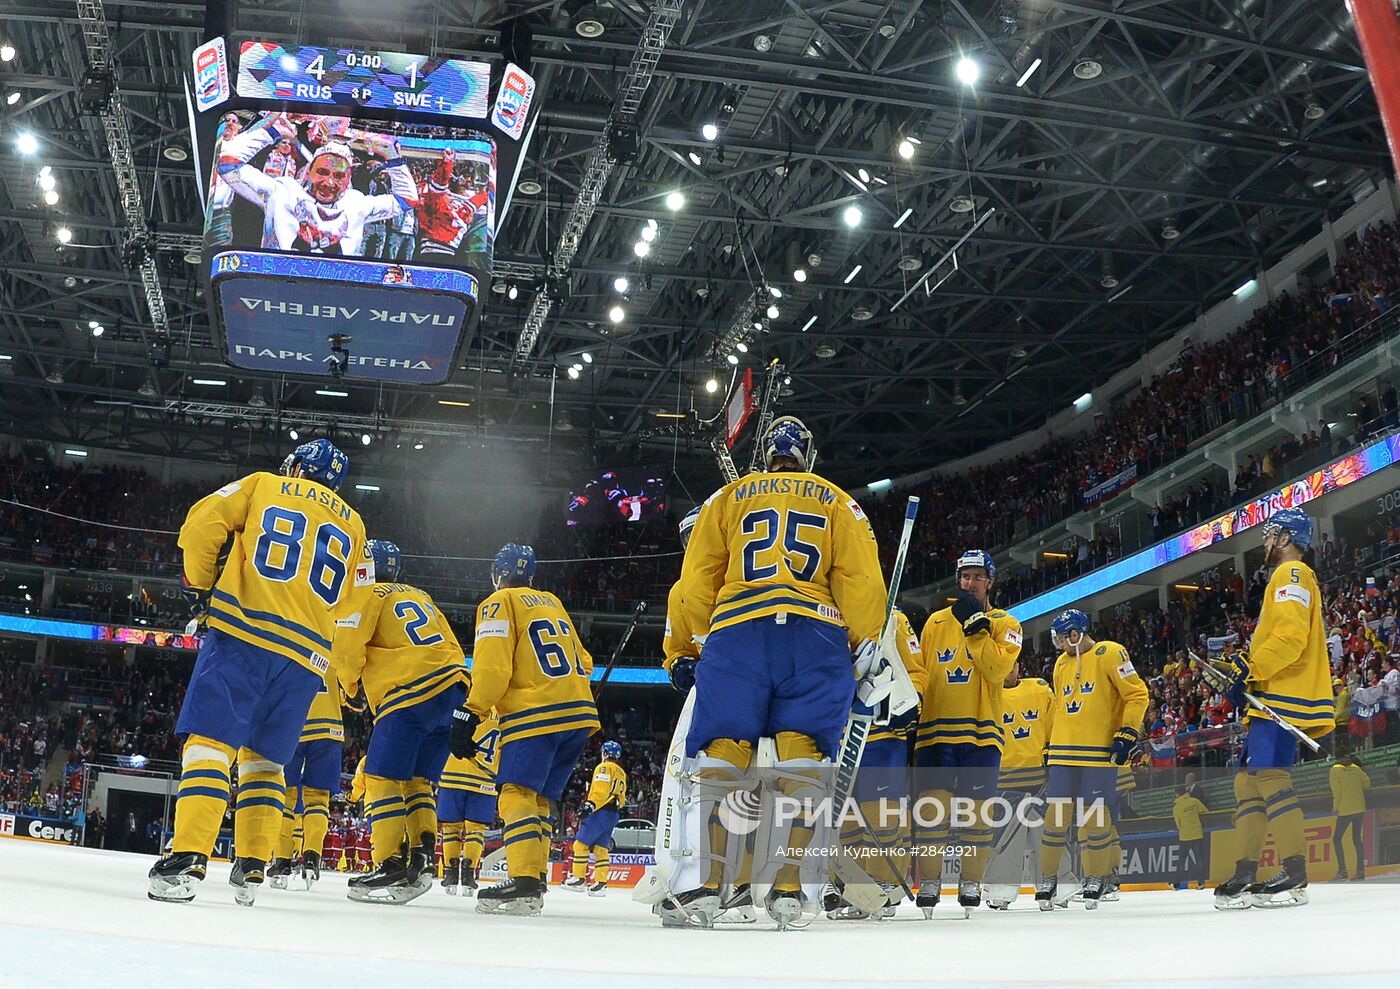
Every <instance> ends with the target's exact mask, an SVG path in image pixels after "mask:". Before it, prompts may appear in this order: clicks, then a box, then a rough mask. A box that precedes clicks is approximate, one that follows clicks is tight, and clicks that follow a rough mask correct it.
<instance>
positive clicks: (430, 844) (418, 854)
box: [408, 835, 437, 893]
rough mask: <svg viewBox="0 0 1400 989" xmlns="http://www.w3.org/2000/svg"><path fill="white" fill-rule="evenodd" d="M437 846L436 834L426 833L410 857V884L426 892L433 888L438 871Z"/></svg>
mask: <svg viewBox="0 0 1400 989" xmlns="http://www.w3.org/2000/svg"><path fill="white" fill-rule="evenodd" d="M436 846H437V838H436V836H428V835H424V837H423V840H422V841H421V842H419V844H418V847H417V848H415V849H414V850H413V853H412V855H411V856H410V857H409V859H408V882H409V885H411V886H413V887H415V888H416V889H418V890H420V891H422V892H424V893H426V892H427V891H428V890H430V889H432V888H433V875H434V873H435V872H436V871H437V847H436Z"/></svg>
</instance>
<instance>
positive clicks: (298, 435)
mask: <svg viewBox="0 0 1400 989" xmlns="http://www.w3.org/2000/svg"><path fill="white" fill-rule="evenodd" d="M287 438H288V439H290V440H291V441H292V442H293V443H295V442H296V441H297V440H299V439H301V433H299V432H297V431H296V430H295V429H289V430H287Z"/></svg>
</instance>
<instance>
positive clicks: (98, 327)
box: [88, 323, 107, 337]
mask: <svg viewBox="0 0 1400 989" xmlns="http://www.w3.org/2000/svg"><path fill="white" fill-rule="evenodd" d="M88 327H89V328H90V329H91V330H92V335H93V336H95V337H100V336H101V335H102V334H104V333H106V332H107V327H105V326H103V325H102V324H101V323H89V324H88Z"/></svg>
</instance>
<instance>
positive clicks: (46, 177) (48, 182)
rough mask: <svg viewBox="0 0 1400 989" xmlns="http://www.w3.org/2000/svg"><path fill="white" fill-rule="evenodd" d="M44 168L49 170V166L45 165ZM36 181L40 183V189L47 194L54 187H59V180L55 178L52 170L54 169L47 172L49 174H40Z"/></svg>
mask: <svg viewBox="0 0 1400 989" xmlns="http://www.w3.org/2000/svg"><path fill="white" fill-rule="evenodd" d="M44 167H45V168H48V166H47V165H45V166H44ZM34 181H36V182H38V183H39V188H40V189H43V190H44V191H45V192H48V191H49V190H50V189H52V188H53V187H54V186H56V185H58V180H57V179H56V178H54V177H53V170H52V169H50V170H49V171H47V172H40V173H39V177H38V178H37V179H35V180H34Z"/></svg>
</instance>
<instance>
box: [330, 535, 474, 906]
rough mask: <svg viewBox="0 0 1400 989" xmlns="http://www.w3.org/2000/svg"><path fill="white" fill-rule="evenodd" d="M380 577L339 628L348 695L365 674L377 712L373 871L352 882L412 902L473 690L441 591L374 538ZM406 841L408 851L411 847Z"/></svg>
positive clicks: (356, 888)
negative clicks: (436, 600) (405, 575)
mask: <svg viewBox="0 0 1400 989" xmlns="http://www.w3.org/2000/svg"><path fill="white" fill-rule="evenodd" d="M370 551H371V553H372V554H373V556H374V569H375V576H376V578H377V580H376V582H375V584H374V586H373V587H369V588H365V589H357V590H356V592H355V600H354V602H353V606H354V607H353V611H352V613H351V614H350V615H349V616H348V617H347V618H345V619H344V620H343V621H342V622H341V628H340V629H339V630H338V631H337V632H336V637H335V659H336V665H335V668H336V672H337V674H338V675H339V677H340V678H341V686H342V688H343V689H344V690H345V693H346V695H347V696H350V697H353V696H355V695H356V694H358V693H359V691H360V683H361V681H363V683H364V691H365V698H366V700H368V702H369V709H370V712H371V713H372V714H373V716H374V730H373V732H372V733H371V734H370V738H369V748H368V750H367V751H366V752H365V817H366V819H367V820H368V822H369V827H370V847H371V854H372V856H373V858H374V871H373V872H371V873H369V874H368V875H365V876H361V877H357V878H356V879H354V880H352V881H351V883H350V884H349V892H348V896H349V898H350V899H351V900H355V901H357V902H380V903H391V904H397V903H407V902H409V901H410V900H413V899H415V898H417V897H419V896H421V895H422V894H423V893H425V892H427V891H428V889H429V888H431V887H432V884H433V863H434V861H435V859H436V850H437V849H436V846H437V833H438V821H437V802H436V800H435V798H434V796H433V787H434V786H435V785H436V784H437V782H438V778H439V777H440V776H441V775H442V769H443V766H444V765H445V764H446V762H447V751H448V741H449V736H450V734H451V726H452V712H453V711H455V710H456V709H457V706H458V705H459V704H461V703H462V698H463V697H465V696H466V683H467V665H466V662H465V659H464V657H463V655H462V647H461V646H460V645H459V644H458V642H457V636H456V635H455V634H454V633H453V631H452V626H450V625H449V624H448V623H447V618H446V617H445V616H444V615H443V614H442V612H441V611H439V610H438V609H437V607H436V606H435V605H434V604H433V599H432V598H431V597H429V596H428V594H427V593H426V592H424V591H421V590H419V589H418V588H416V587H414V586H412V585H411V584H405V583H401V582H400V581H399V579H398V578H399V577H400V576H401V574H402V563H401V556H400V554H399V548H398V547H397V546H395V545H394V544H393V543H390V542H385V541H383V540H379V539H375V540H371V542H370ZM405 843H407V845H408V848H409V852H408V857H407V858H405V857H404V853H403V851H402V849H403V847H404V845H405Z"/></svg>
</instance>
